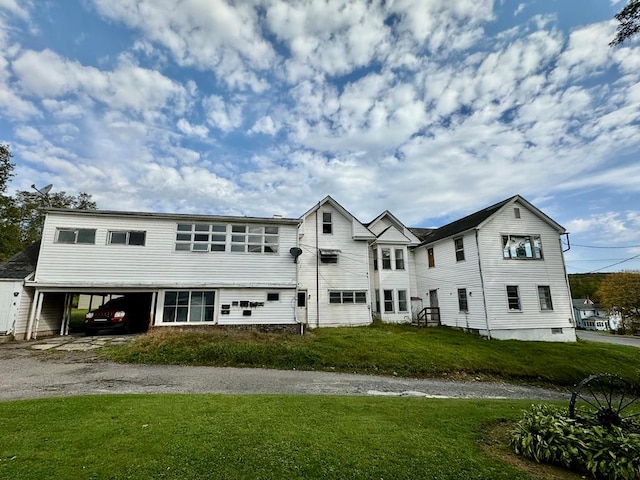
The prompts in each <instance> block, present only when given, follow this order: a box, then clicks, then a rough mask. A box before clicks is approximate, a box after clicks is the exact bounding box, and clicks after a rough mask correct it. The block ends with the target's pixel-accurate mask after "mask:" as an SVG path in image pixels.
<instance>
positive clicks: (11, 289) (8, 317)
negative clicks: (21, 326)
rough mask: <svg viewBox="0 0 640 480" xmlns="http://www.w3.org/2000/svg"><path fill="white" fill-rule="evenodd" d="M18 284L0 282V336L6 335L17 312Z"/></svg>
mask: <svg viewBox="0 0 640 480" xmlns="http://www.w3.org/2000/svg"><path fill="white" fill-rule="evenodd" d="M20 290H21V285H20V283H15V282H0V335H4V334H6V333H7V332H8V331H9V329H10V328H11V326H12V325H13V323H14V320H15V317H16V314H17V312H18V301H19V300H20V296H19V295H14V293H19V292H20Z"/></svg>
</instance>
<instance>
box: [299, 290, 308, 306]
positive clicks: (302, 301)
mask: <svg viewBox="0 0 640 480" xmlns="http://www.w3.org/2000/svg"><path fill="white" fill-rule="evenodd" d="M298 306H299V307H306V306H307V292H298Z"/></svg>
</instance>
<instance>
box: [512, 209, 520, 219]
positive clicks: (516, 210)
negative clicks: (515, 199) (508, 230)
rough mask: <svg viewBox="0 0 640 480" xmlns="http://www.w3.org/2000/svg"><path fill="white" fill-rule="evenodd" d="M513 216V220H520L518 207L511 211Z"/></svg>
mask: <svg viewBox="0 0 640 480" xmlns="http://www.w3.org/2000/svg"><path fill="white" fill-rule="evenodd" d="M513 216H514V217H515V218H520V209H519V208H518V207H514V209H513Z"/></svg>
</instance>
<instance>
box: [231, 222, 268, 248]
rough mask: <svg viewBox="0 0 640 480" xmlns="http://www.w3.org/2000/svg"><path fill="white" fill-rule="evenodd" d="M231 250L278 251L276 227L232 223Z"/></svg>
mask: <svg viewBox="0 0 640 480" xmlns="http://www.w3.org/2000/svg"><path fill="white" fill-rule="evenodd" d="M231 251H232V252H248V253H278V227H263V226H261V225H232V226H231Z"/></svg>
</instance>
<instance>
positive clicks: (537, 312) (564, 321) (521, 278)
mask: <svg viewBox="0 0 640 480" xmlns="http://www.w3.org/2000/svg"><path fill="white" fill-rule="evenodd" d="M516 206H518V207H519V208H520V217H521V218H519V219H516V218H515V216H514V213H513V207H510V206H508V207H506V208H504V209H503V210H502V211H500V212H498V213H497V214H496V215H495V216H494V217H493V218H491V220H490V221H489V222H488V223H487V224H486V225H484V226H483V228H482V230H481V231H480V236H479V241H480V248H481V252H482V272H483V276H484V280H485V282H484V283H485V285H484V286H485V294H486V298H487V305H488V311H489V322H490V326H491V329H492V331H494V330H520V329H547V331H550V329H552V328H563V329H573V324H572V313H573V305H572V302H571V297H570V294H569V289H568V286H567V280H566V275H565V270H564V259H563V254H562V249H561V244H560V236H559V233H558V232H557V231H556V230H555V229H554V228H552V227H551V226H550V225H549V224H548V223H547V222H544V221H543V220H541V219H540V218H539V217H538V216H536V215H535V214H533V213H532V212H531V211H530V210H528V209H527V208H526V207H525V206H524V205H520V204H516ZM506 234H512V235H540V237H541V243H542V253H543V257H544V259H543V260H510V259H504V258H503V253H502V235H506ZM507 285H517V286H518V288H519V293H520V302H521V306H522V309H521V311H520V312H509V309H508V305H507V294H506V286H507ZM538 286H549V287H550V290H551V298H552V302H553V310H552V311H548V310H545V311H543V310H541V308H540V301H539V298H538ZM556 338H557V337H555V336H554V337H553V338H552V339H556Z"/></svg>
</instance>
